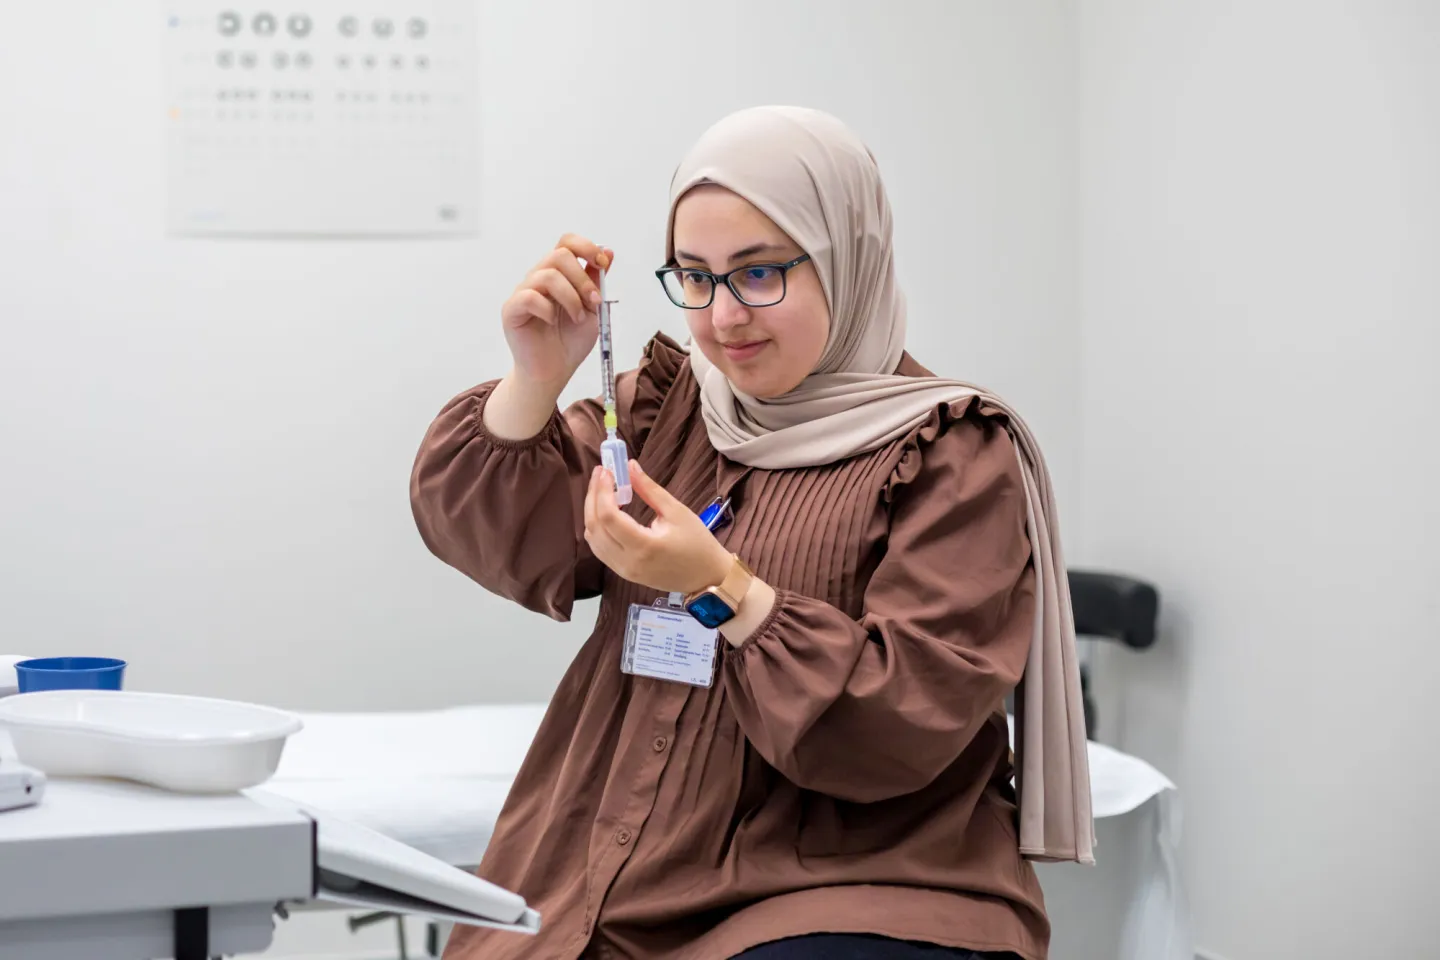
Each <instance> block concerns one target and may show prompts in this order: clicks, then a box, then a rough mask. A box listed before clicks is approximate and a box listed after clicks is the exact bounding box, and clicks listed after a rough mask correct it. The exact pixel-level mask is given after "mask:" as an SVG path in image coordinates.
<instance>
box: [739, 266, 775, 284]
mask: <svg viewBox="0 0 1440 960" xmlns="http://www.w3.org/2000/svg"><path fill="white" fill-rule="evenodd" d="M775 272H776V271H775V268H774V267H750V268H749V269H747V270H746V271H745V280H746V282H747V283H765V282H766V281H767V280H771V279H773V278H774V277H775Z"/></svg>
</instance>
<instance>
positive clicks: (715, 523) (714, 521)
mask: <svg viewBox="0 0 1440 960" xmlns="http://www.w3.org/2000/svg"><path fill="white" fill-rule="evenodd" d="M733 516H734V514H732V513H731V511H730V501H729V500H728V499H724V498H721V497H716V498H715V499H714V500H713V501H711V503H710V506H708V507H706V508H705V509H704V510H702V511H700V522H701V523H703V524H705V529H706V530H709V531H710V532H711V533H714V532H715V531H717V530H719V529H720V528H721V527H723V526H725V525H726V524H728V523H729V522H730V520H731V519H732V518H733Z"/></svg>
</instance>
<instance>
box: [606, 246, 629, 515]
mask: <svg viewBox="0 0 1440 960" xmlns="http://www.w3.org/2000/svg"><path fill="white" fill-rule="evenodd" d="M615 302H616V301H614V300H611V299H609V298H608V297H607V296H606V294H605V271H604V269H602V270H601V271H600V307H599V314H600V365H601V369H602V375H603V379H604V383H603V384H602V389H603V390H604V400H605V440H604V441H603V442H601V444H600V462H601V463H602V464H603V465H604V467H605V469H606V470H609V471H610V476H612V477H614V478H615V502H616V503H618V504H620V505H621V506H622V507H623V506H624V505H625V504H627V503H629V502H630V497H631V492H632V491H631V487H630V451H629V450H628V449H627V448H626V446H625V441H624V440H621V439H620V435H619V432H618V431H619V427H620V419H619V416H618V415H617V413H616V407H615V352H614V349H613V347H612V344H611V338H610V304H612V303H615Z"/></svg>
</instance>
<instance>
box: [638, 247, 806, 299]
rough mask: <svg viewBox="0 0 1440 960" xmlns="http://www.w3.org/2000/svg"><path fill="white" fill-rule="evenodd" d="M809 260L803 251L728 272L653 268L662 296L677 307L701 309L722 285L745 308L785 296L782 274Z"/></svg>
mask: <svg viewBox="0 0 1440 960" xmlns="http://www.w3.org/2000/svg"><path fill="white" fill-rule="evenodd" d="M809 259H810V254H808V253H802V254H800V256H798V257H796V258H795V259H794V260H791V261H790V262H789V263H752V264H749V265H747V266H744V267H737V268H735V269H734V270H731V271H730V272H729V273H711V272H710V271H709V270H701V269H699V268H697V267H677V266H670V267H661V268H660V269H659V270H656V271H655V276H657V277H659V278H660V285H661V286H662V287H664V288H665V295H666V296H668V297H669V298H670V302H671V303H673V304H675V306H677V307H684V308H685V309H686V310H704V309H705V308H706V307H708V306H710V304H711V303H713V302H714V301H715V288H716V287H717V286H718V285H719V284H722V283H723V284H725V286H727V287H729V288H730V292H731V293H733V294H735V299H736V300H739V301H740V302H741V303H743V304H745V305H746V306H747V307H773V306H774V305H775V304H777V303H779V302H780V301H781V300H784V299H785V275H786V274H788V273H789V272H790V271H791V270H794V269H795V268H796V267H798V266H800V264H802V263H804V262H805V261H806V260H809Z"/></svg>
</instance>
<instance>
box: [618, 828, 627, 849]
mask: <svg viewBox="0 0 1440 960" xmlns="http://www.w3.org/2000/svg"><path fill="white" fill-rule="evenodd" d="M615 842H616V843H618V844H620V846H622V847H623V846H625V844H627V843H629V842H630V831H629V830H626V829H624V828H623V827H622V828H621V829H620V832H619V833H617V834H615Z"/></svg>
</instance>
